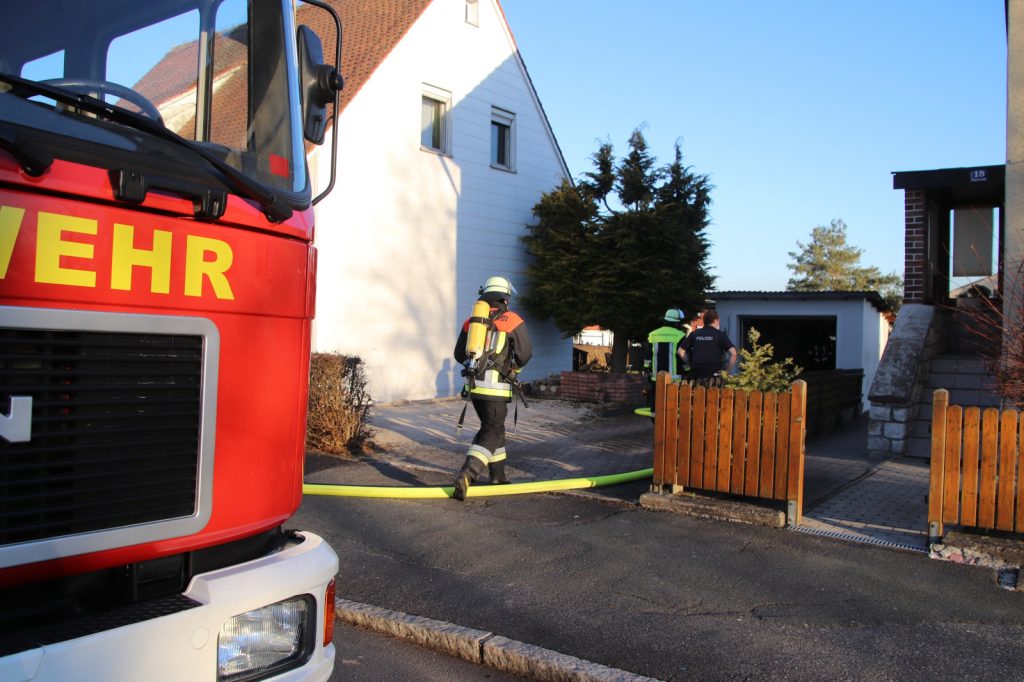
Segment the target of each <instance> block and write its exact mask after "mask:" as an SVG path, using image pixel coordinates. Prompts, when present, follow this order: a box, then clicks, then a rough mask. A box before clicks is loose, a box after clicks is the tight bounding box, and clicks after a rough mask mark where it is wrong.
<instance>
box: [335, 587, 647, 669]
mask: <svg viewBox="0 0 1024 682" xmlns="http://www.w3.org/2000/svg"><path fill="white" fill-rule="evenodd" d="M335 611H336V614H337V618H338V619H340V620H342V621H344V622H346V623H351V624H352V625H356V626H358V627H363V628H366V629H368V630H373V631H375V632H380V633H383V634H386V635H390V636H392V637H398V638H400V639H405V640H407V641H410V642H412V643H414V644H417V645H419V646H422V647H426V648H428V649H433V650H435V651H438V652H440V653H444V654H447V655H449V656H454V657H456V658H461V659H464V660H466V661H469V662H471V663H477V664H480V665H486V666H488V667H491V668H494V669H496V670H500V671H502V672H505V673H509V674H512V675H522V676H524V677H528V678H529V679H533V680H544V681H552V682H648V681H650V682H657V680H655V678H653V677H643V676H641V675H635V674H633V673H631V672H627V671H625V670H619V669H617V668H609V667H608V666H604V665H600V664H599V663H592V662H590V661H586V660H583V659H581V658H576V657H575V656H569V655H568V654H562V653H559V652H557V651H552V650H550V649H544V648H541V647H539V646H534V645H532V644H526V643H524V642H518V641H516V640H513V639H508V638H507V637H502V636H500V635H495V634H493V633H490V632H485V631H483V630H474V629H473V628H466V627H462V626H461V625H454V624H452V623H447V622H445V621H441V620H434V619H432V618H424V617H422V616H413V615H410V614H408V613H402V612H400V611H392V610H390V609H385V608H381V607H379V606H373V605H371V604H362V603H359V602H354V601H349V600H348V599H336V600H335Z"/></svg>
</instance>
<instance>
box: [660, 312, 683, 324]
mask: <svg viewBox="0 0 1024 682" xmlns="http://www.w3.org/2000/svg"><path fill="white" fill-rule="evenodd" d="M685 319H686V313H684V312H683V311H682V309H680V308H669V309H668V310H666V311H665V321H666V322H671V323H673V324H678V323H680V322H682V321H683V320H685Z"/></svg>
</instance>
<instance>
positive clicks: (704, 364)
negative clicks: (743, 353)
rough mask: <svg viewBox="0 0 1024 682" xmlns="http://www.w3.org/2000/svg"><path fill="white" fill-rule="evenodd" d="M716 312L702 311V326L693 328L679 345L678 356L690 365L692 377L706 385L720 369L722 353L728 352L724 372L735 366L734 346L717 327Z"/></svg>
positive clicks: (717, 374) (730, 370)
mask: <svg viewBox="0 0 1024 682" xmlns="http://www.w3.org/2000/svg"><path fill="white" fill-rule="evenodd" d="M718 325H719V321H718V312H717V311H715V310H708V311H706V312H705V313H704V326H703V327H700V328H699V329H695V330H693V331H692V332H691V333H690V335H689V336H687V337H686V338H685V339H683V343H682V344H681V345H680V346H679V357H680V358H682V360H683V362H684V363H686V364H688V365H690V367H691V372H692V376H693V378H694V379H695V380H696V381H697V382H699V383H701V384H704V385H708V384H709V383H710V382H711V381H712V380H713V379H714V378H715V377H717V376H719V373H720V372H721V371H722V355H723V354H725V353H728V355H729V358H728V367H727V368H726V373H729V372H732V370H733V368H734V367H735V366H736V346H734V345H733V343H732V341H730V340H729V337H728V335H726V333H725V332H723V331H722V330H721V329H719V328H718Z"/></svg>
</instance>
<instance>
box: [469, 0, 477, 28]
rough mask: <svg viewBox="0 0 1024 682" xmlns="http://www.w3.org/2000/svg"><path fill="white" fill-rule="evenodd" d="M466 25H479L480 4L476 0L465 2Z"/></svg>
mask: <svg viewBox="0 0 1024 682" xmlns="http://www.w3.org/2000/svg"><path fill="white" fill-rule="evenodd" d="M466 23H467V24H470V25H471V26H479V25H480V3H479V2H478V1H477V0H466Z"/></svg>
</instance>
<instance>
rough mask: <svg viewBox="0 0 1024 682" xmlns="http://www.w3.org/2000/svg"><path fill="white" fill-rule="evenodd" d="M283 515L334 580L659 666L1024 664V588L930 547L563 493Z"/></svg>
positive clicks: (901, 668)
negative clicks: (319, 553)
mask: <svg viewBox="0 0 1024 682" xmlns="http://www.w3.org/2000/svg"><path fill="white" fill-rule="evenodd" d="M335 466H336V468H337V471H336V472H333V473H336V474H337V477H338V478H339V479H340V480H344V479H345V478H346V476H347V472H346V468H351V469H352V473H353V474H354V473H356V472H355V468H357V467H365V466H366V465H365V464H358V463H346V462H342V461H338V463H337V464H336V465H335ZM621 496H622V497H625V498H627V499H628V498H629V497H631V496H632V492H629V493H627V494H623V495H621ZM289 525H290V526H292V527H296V528H303V529H308V530H312V531H314V532H316V533H318V534H320V535H322V536H323V537H324V538H326V539H327V541H328V542H329V543H330V544H331V545H332V546H333V547H334V548H335V550H336V551H337V553H338V555H339V557H340V559H341V568H340V572H339V573H340V575H339V581H338V596H339V597H343V598H346V599H351V600H353V601H357V602H363V603H367V604H373V605H376V606H381V607H385V608H389V609H393V610H396V611H402V612H405V613H410V614H415V615H420V616H427V617H429V618H434V619H438V620H443V621H448V622H451V623H456V624H459V625H464V626H467V627H472V628H478V629H481V630H486V631H490V632H493V633H495V634H499V635H503V636H505V637H509V638H512V639H516V640H520V641H522V642H526V643H529V644H534V645H537V646H541V647H545V648H548V649H552V650H555V651H559V652H562V653H566V654H570V655H573V656H577V657H579V658H583V659H586V660H589V661H593V662H596V663H601V664H603V665H607V666H611V667H615V668H621V669H624V670H628V671H631V672H635V673H638V674H642V675H647V676H651V677H655V678H658V679H662V680H682V679H684V678H685V679H693V678H696V679H715V680H717V679H758V680H761V679H787V680H820V679H831V680H864V679H872V680H897V679H899V680H936V679H958V680H959V679H971V680H988V679H991V680H997V679H998V680H1009V679H1022V678H1024V673H1022V672H1021V671H1022V669H1024V668H1022V664H1024V593H1017V592H1009V591H1006V590H1003V589H1000V588H999V587H998V586H997V584H996V581H995V577H994V573H993V571H991V570H989V569H982V568H976V567H967V566H961V565H955V564H951V563H946V562H940V561H934V560H930V559H928V558H927V557H926V556H924V555H922V554H917V553H910V552H905V551H900V550H894V549H888V548H884V547H877V546H871V545H863V544H855V543H848V542H844V541H841V540H833V539H829V538H821V537H815V536H810V535H806V534H801V533H793V532H790V531H785V530H775V529H768V528H763V527H756V526H748V525H743V524H737V523H729V522H723V521H714V520H708V519H696V518H690V517H684V516H678V515H675V514H669V513H657V512H651V511H644V510H640V509H638V508H636V507H633V506H630V505H628V504H622V503H614V502H604V501H600V500H596V499H594V498H593V497H585V496H578V495H569V494H559V495H550V494H540V495H524V496H516V497H496V498H481V499H477V500H474V499H472V498H471V499H470V500H469V501H467V502H465V503H458V502H455V501H453V500H427V501H403V500H379V499H377V500H375V499H351V498H332V497H314V496H307V497H306V498H305V501H304V503H303V506H302V507H301V509H300V510H299V513H298V514H297V516H296V517H295V518H294V519H292V521H291V522H290V524H289ZM340 636H342V637H343V636H345V633H344V632H342V633H340ZM381 672H382V676H381V677H379V678H369V677H367V678H361V679H382V680H383V679H389V676H388V675H387V674H386V671H381ZM396 675H397V676H396ZM396 675H391V676H390V679H399V678H400V677H401V674H399V673H396ZM456 678H457V676H456ZM424 679H429V677H427V678H424Z"/></svg>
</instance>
